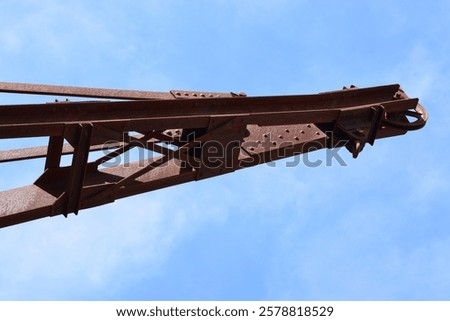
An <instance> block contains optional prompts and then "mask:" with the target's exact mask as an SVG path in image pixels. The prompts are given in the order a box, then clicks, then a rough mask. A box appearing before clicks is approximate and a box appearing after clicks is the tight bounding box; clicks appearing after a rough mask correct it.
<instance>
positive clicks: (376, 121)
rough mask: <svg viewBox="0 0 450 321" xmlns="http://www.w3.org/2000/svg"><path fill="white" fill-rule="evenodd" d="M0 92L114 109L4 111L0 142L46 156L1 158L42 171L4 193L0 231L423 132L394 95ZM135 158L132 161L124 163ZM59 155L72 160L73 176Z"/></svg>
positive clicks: (1, 87) (63, 106)
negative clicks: (18, 142)
mask: <svg viewBox="0 0 450 321" xmlns="http://www.w3.org/2000/svg"><path fill="white" fill-rule="evenodd" d="M0 92H5V93H14V94H41V95H50V96H66V97H73V96H75V97H90V98H100V99H105V98H107V99H113V101H104V100H95V101H81V102H80V101H77V102H70V101H64V102H62V103H50V104H28V105H7V106H0V139H5V138H23V137H48V146H38V147H29V148H23V149H12V150H5V151H1V150H0V163H1V162H12V161H21V160H27V159H34V158H44V159H45V162H44V163H45V165H44V166H43V172H42V173H41V174H40V175H37V177H36V181H35V182H34V183H33V184H32V185H28V186H25V187H21V188H16V189H12V190H7V191H3V192H0V227H5V226H9V225H13V224H18V223H23V222H27V221H30V220H34V219H38V218H42V217H46V216H54V215H59V214H63V215H65V216H67V215H68V214H70V213H78V211H79V210H81V209H85V208H89V207H94V206H99V205H102V204H106V203H110V202H114V201H115V200H116V199H119V198H123V197H128V196H131V195H135V194H139V193H144V192H148V191H152V190H156V189H160V188H164V187H168V186H172V185H176V184H181V183H185V182H190V181H195V180H201V179H205V178H209V177H213V176H217V175H222V174H226V173H230V172H233V171H235V170H239V169H242V168H246V167H251V166H256V165H259V164H263V163H267V162H271V161H274V160H278V159H282V158H286V157H291V156H294V155H296V154H301V153H307V152H310V151H313V150H317V149H321V148H335V147H339V146H345V147H346V148H347V149H348V150H349V151H350V152H351V153H352V154H353V156H354V157H357V156H358V154H359V153H360V152H361V151H362V150H363V148H364V146H365V145H366V143H369V144H371V145H373V144H374V142H375V140H376V139H379V138H383V137H390V136H396V135H402V134H405V133H406V132H407V131H409V130H415V129H420V128H422V127H423V126H424V125H425V123H426V120H427V112H426V110H425V109H424V108H423V107H422V106H421V105H420V104H419V102H418V99H417V98H412V99H411V98H409V97H408V96H407V95H406V94H405V93H404V92H403V90H402V89H401V88H400V86H399V85H387V86H379V87H371V88H362V89H358V88H355V87H350V88H344V89H343V90H338V91H333V92H326V93H320V94H315V95H291V96H266V97H247V96H246V95H245V94H243V93H238V94H236V93H210V92H200V91H180V90H172V91H170V92H167V93H158V92H148V91H130V90H110V89H96V88H83V87H67V86H48V85H33V84H17V83H5V82H0ZM410 119H412V121H410ZM130 151H138V152H139V153H140V157H139V159H138V160H128V158H129V152H130ZM94 152H97V154H93V153H94ZM99 152H100V153H99ZM63 155H72V161H71V162H70V164H69V165H66V166H63V165H61V157H62V156H63Z"/></svg>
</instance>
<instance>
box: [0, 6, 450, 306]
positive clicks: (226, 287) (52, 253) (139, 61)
mask: <svg viewBox="0 0 450 321" xmlns="http://www.w3.org/2000/svg"><path fill="white" fill-rule="evenodd" d="M0 21H2V23H1V24H0V43H1V45H0V78H1V79H0V80H1V81H12V82H29V83H46V84H61V85H75V86H92V87H107V88H108V87H111V88H125V89H146V90H157V91H169V90H171V89H191V90H208V91H225V92H227V91H237V92H239V91H244V92H246V93H247V94H248V95H253V96H254V95H281V94H303V93H316V92H321V91H327V90H336V89H340V88H342V86H344V85H346V86H348V85H351V84H355V85H357V86H358V87H365V86H373V85H383V84H390V83H400V84H401V85H402V87H403V88H404V89H405V91H406V92H407V93H408V95H410V96H412V97H419V98H420V100H421V102H422V104H423V105H424V106H425V107H426V108H427V109H428V110H429V113H430V120H429V122H428V124H427V126H426V127H425V128H424V129H423V130H420V131H418V132H411V133H408V134H407V135H405V136H402V137H395V138H391V139H386V140H379V141H377V142H376V143H375V146H373V147H372V146H367V147H366V148H365V150H364V151H363V152H362V154H360V156H359V157H358V159H356V160H354V159H352V157H351V155H350V154H349V153H347V152H346V151H345V150H342V151H341V152H340V153H339V155H341V156H342V157H343V158H344V160H345V162H346V163H347V165H348V166H340V165H339V164H336V163H334V164H333V166H324V165H322V166H319V167H316V168H309V167H307V166H304V165H302V164H299V165H298V166H295V167H289V168H288V167H287V166H286V162H285V161H279V162H277V163H276V166H274V167H269V166H267V165H262V166H259V167H255V168H252V169H246V170H243V171H240V172H236V173H233V174H230V175H226V176H222V177H217V178H213V179H209V180H204V181H201V182H196V183H189V184H185V185H180V186H176V187H172V188H168V189H164V190H159V191H156V192H152V193H149V194H144V195H140V196H135V197H132V198H129V199H125V200H120V201H117V202H115V203H113V204H109V205H106V206H103V207H97V208H93V209H90V210H84V211H81V212H80V214H79V215H78V216H74V215H71V216H69V218H68V219H65V218H64V217H62V216H61V217H54V218H47V219H42V220H38V221H35V222H30V223H26V224H22V225H18V226H13V227H9V228H5V229H2V230H0V262H1V263H0V299H2V300H35V299H41V300H449V299H450V291H449V289H450V269H449V268H448V267H449V266H450V233H449V230H450V217H449V212H450V205H449V202H448V192H449V190H450V189H449V185H450V183H449V178H450V170H449V166H448V160H447V158H448V156H449V152H448V148H447V147H446V146H447V142H448V138H449V134H448V125H449V124H450V116H449V113H448V112H445V109H446V108H447V106H448V105H449V102H450V99H449V97H450V96H449V88H450V86H449V79H450V58H449V57H450V55H449V54H448V53H449V52H450V32H449V30H450V3H449V2H448V1H444V0H442V1H441V0H437V1H432V2H430V1H415V2H411V1H397V0H389V1H306V0H304V1H301V0H299V1H293V0H280V1H262V0H260V1H256V0H255V1H244V0H242V1H234V0H228V1H225V0H218V1H197V0H192V1H158V0H154V1H114V2H112V1H103V0H98V1H71V0H67V1H51V0H41V1H18V0H15V1H9V0H6V1H3V2H2V9H1V10H0ZM51 98H52V97H50V98H49V99H51ZM20 99H21V98H17V97H11V96H5V95H3V94H2V95H0V104H7V103H11V102H20V101H21V100H20ZM37 101H42V98H36V102H37ZM28 143H29V142H28ZM0 144H1V145H0V147H1V148H7V147H11V146H19V145H13V144H12V143H11V142H9V141H3V142H0ZM14 144H15V143H14ZM325 157H326V155H325V153H324V152H317V153H315V154H312V155H310V159H312V160H314V159H324V158H325ZM42 166H43V164H41V163H40V162H35V161H29V162H25V163H20V164H17V165H15V164H2V165H1V166H0V189H2V190H4V189H8V188H11V187H15V186H21V185H27V184H29V183H31V182H33V181H34V179H35V178H36V177H37V176H38V175H39V173H40V171H41V169H42Z"/></svg>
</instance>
